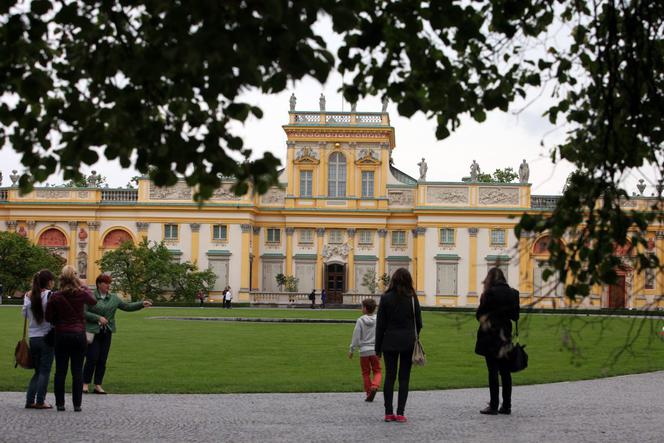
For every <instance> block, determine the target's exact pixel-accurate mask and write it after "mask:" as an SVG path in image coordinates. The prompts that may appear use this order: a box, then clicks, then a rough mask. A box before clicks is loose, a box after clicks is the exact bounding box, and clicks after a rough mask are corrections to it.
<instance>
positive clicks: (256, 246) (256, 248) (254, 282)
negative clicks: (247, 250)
mask: <svg viewBox="0 0 664 443" xmlns="http://www.w3.org/2000/svg"><path fill="white" fill-rule="evenodd" d="M252 232H253V235H254V237H253V238H252V239H251V253H252V256H253V257H252V260H251V288H252V289H254V290H257V289H258V288H259V287H260V285H259V284H258V265H259V263H260V258H259V257H260V232H261V227H260V226H254V227H253V230H252Z"/></svg>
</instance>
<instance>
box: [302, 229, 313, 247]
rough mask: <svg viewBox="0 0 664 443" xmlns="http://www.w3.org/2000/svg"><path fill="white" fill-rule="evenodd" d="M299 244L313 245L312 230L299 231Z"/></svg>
mask: <svg viewBox="0 0 664 443" xmlns="http://www.w3.org/2000/svg"><path fill="white" fill-rule="evenodd" d="M299 231H300V243H305V244H309V243H313V242H314V230H313V229H300V230H299Z"/></svg>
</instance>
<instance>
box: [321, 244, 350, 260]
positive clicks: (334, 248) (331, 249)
mask: <svg viewBox="0 0 664 443" xmlns="http://www.w3.org/2000/svg"><path fill="white" fill-rule="evenodd" d="M351 249H352V247H351V246H350V245H349V244H348V243H344V244H342V245H330V244H327V245H325V246H323V253H322V254H321V255H322V256H323V259H324V260H325V261H329V260H330V259H332V258H333V257H334V258H340V259H341V260H342V261H344V262H345V261H346V260H347V259H348V254H349V253H350V251H351Z"/></svg>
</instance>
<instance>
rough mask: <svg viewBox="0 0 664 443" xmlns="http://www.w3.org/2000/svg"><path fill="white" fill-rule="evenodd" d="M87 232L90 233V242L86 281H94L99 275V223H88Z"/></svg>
mask: <svg viewBox="0 0 664 443" xmlns="http://www.w3.org/2000/svg"><path fill="white" fill-rule="evenodd" d="M88 231H89V232H90V241H89V243H88V248H89V250H88V278H87V280H88V281H94V280H95V279H96V278H97V275H99V266H98V265H97V260H99V222H97V221H90V222H88Z"/></svg>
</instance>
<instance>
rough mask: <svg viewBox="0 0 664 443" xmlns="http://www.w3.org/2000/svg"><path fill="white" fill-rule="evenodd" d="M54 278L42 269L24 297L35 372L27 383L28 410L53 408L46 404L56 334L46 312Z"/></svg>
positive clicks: (26, 403) (33, 279)
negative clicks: (53, 340) (53, 339)
mask: <svg viewBox="0 0 664 443" xmlns="http://www.w3.org/2000/svg"><path fill="white" fill-rule="evenodd" d="M54 283H55V276H54V275H53V273H52V272H51V271H49V270H48V269H42V270H41V271H39V272H37V273H36V274H35V275H34V277H33V278H32V289H31V290H30V292H28V293H27V294H25V297H24V298H23V316H24V317H25V318H27V319H28V321H29V323H30V329H29V332H28V336H29V337H30V355H31V357H32V363H33V365H34V370H35V373H34V374H33V375H32V378H31V379H30V383H29V384H28V391H27V393H26V400H25V407H26V408H28V409H51V408H52V407H53V406H51V405H50V404H48V403H46V401H45V400H46V389H47V388H48V380H49V378H50V375H51V366H52V365H53V342H52V341H51V338H52V337H53V333H52V332H51V329H52V328H53V326H51V323H49V322H48V321H46V320H45V319H44V310H45V307H46V306H47V305H48V302H49V296H50V294H51V289H53V284H54Z"/></svg>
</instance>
